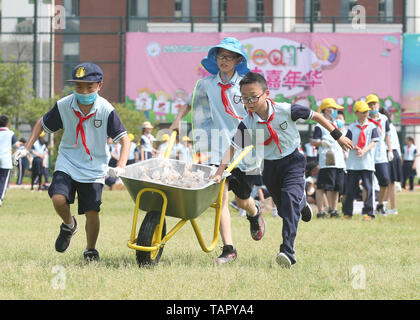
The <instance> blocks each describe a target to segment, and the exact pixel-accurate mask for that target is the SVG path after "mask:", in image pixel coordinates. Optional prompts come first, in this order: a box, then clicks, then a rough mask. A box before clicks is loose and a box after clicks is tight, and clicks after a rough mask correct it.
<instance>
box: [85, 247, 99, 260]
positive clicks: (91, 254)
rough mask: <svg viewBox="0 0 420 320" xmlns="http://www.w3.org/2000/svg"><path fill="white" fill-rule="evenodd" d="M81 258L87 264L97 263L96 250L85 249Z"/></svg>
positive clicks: (97, 253)
mask: <svg viewBox="0 0 420 320" xmlns="http://www.w3.org/2000/svg"><path fill="white" fill-rule="evenodd" d="M83 258H85V261H86V262H87V263H90V262H93V261H96V262H99V252H98V250H96V249H86V250H85V251H84V252H83Z"/></svg>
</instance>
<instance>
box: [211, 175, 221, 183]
mask: <svg viewBox="0 0 420 320" xmlns="http://www.w3.org/2000/svg"><path fill="white" fill-rule="evenodd" d="M210 179H213V180H214V182H216V183H220V182H221V181H222V176H221V175H220V174H217V173H216V174H215V175H214V176H211V177H210Z"/></svg>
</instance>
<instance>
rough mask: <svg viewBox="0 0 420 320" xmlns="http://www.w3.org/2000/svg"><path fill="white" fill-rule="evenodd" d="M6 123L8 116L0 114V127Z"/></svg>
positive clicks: (7, 122)
mask: <svg viewBox="0 0 420 320" xmlns="http://www.w3.org/2000/svg"><path fill="white" fill-rule="evenodd" d="M8 124H9V118H8V117H7V116H6V115H4V114H2V115H1V116H0V127H5V126H7V125H8Z"/></svg>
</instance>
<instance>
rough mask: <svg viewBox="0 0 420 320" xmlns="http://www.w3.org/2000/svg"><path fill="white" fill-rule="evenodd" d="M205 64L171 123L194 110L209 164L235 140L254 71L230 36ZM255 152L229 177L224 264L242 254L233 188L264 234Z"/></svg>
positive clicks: (198, 142) (256, 230)
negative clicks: (244, 90)
mask: <svg viewBox="0 0 420 320" xmlns="http://www.w3.org/2000/svg"><path fill="white" fill-rule="evenodd" d="M201 64H202V65H203V67H204V68H205V69H206V70H207V71H208V72H210V74H211V75H210V76H208V77H205V78H203V79H200V80H199V81H198V82H197V84H196V87H195V89H194V92H193V94H192V95H191V96H190V98H189V99H188V102H187V104H186V105H184V107H183V108H181V109H180V110H179V112H178V114H177V117H176V119H175V121H174V123H173V124H172V125H171V127H170V129H179V125H180V121H181V119H182V118H183V117H185V116H186V115H187V114H188V113H189V112H190V111H191V112H192V118H193V130H192V137H193V143H194V147H195V152H196V154H199V155H200V156H202V155H203V154H206V153H207V152H209V158H207V159H206V164H209V165H217V164H219V163H220V160H221V159H222V155H223V152H224V150H225V148H226V147H228V146H229V144H230V140H231V137H232V132H235V130H236V128H237V126H238V124H239V123H240V121H241V120H242V119H243V118H244V117H245V116H246V114H247V113H246V110H245V108H244V105H243V103H242V101H241V100H240V99H238V98H237V97H240V95H241V93H240V89H239V82H240V80H241V79H242V77H243V76H244V75H245V74H246V73H247V72H249V68H248V63H247V54H246V53H245V51H244V50H243V48H242V44H241V43H240V41H239V40H238V39H235V38H231V37H227V38H224V39H223V40H222V41H221V42H220V43H219V44H218V45H216V46H214V47H211V48H210V50H209V51H208V54H207V57H206V58H204V59H203V60H202V61H201ZM251 153H252V152H250V153H249V154H248V155H247V156H246V157H245V158H244V159H243V160H242V161H241V162H240V163H239V164H238V165H237V166H236V168H234V169H233V170H232V172H231V175H230V176H229V177H228V178H227V179H226V184H225V189H224V191H225V193H224V194H223V200H222V209H221V218H220V219H221V220H220V235H221V237H222V241H223V249H222V254H221V255H220V256H219V257H217V258H216V260H215V262H216V263H218V264H225V263H230V262H232V261H234V260H235V259H236V258H237V251H236V249H235V247H234V245H233V238H232V229H231V220H230V214H229V207H228V203H229V200H228V197H229V193H228V192H229V190H232V192H233V193H234V194H235V201H236V203H237V205H238V207H239V208H242V209H244V210H246V211H247V219H248V221H249V222H250V233H251V237H252V238H253V239H254V240H260V239H262V237H263V236H264V231H265V222H264V219H263V217H262V211H261V206H260V205H259V203H258V202H255V201H254V199H253V198H252V197H251V192H252V189H253V187H254V176H255V174H258V173H259V163H257V162H256V161H255V157H252V154H251Z"/></svg>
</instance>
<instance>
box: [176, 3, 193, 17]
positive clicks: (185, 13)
mask: <svg viewBox="0 0 420 320" xmlns="http://www.w3.org/2000/svg"><path fill="white" fill-rule="evenodd" d="M190 5H191V1H190V0H174V17H175V20H176V21H189V20H190Z"/></svg>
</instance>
